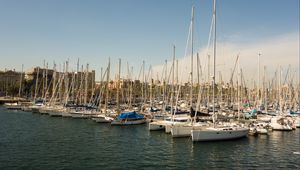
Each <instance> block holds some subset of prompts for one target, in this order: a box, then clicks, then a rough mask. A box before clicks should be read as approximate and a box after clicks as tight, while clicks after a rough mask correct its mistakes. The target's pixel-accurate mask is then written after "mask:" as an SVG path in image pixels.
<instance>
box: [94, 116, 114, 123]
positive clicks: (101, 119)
mask: <svg viewBox="0 0 300 170" xmlns="http://www.w3.org/2000/svg"><path fill="white" fill-rule="evenodd" d="M92 120H94V121H96V122H97V123H110V122H112V121H113V118H112V117H108V116H98V117H93V118H92Z"/></svg>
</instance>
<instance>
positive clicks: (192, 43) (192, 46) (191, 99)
mask: <svg viewBox="0 0 300 170" xmlns="http://www.w3.org/2000/svg"><path fill="white" fill-rule="evenodd" d="M194 9H195V6H193V7H192V18H191V50H192V51H191V73H190V74H191V91H190V107H192V106H193V58H194V54H193V53H194Z"/></svg>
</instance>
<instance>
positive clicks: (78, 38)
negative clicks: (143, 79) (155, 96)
mask: <svg viewBox="0 0 300 170" xmlns="http://www.w3.org/2000/svg"><path fill="white" fill-rule="evenodd" d="M217 2H218V5H217V13H218V14H217V17H218V25H217V28H218V29H217V30H218V43H220V44H226V45H227V46H226V45H224V48H225V47H228V49H226V51H227V53H226V54H228V55H230V57H231V58H232V61H231V63H232V62H234V57H233V56H235V55H236V53H238V52H241V51H243V52H245V51H247V55H244V56H247V57H252V56H251V54H252V53H253V58H254V59H255V60H256V58H257V54H258V53H259V52H261V53H262V54H263V55H265V56H268V53H264V48H266V49H268V50H269V51H272V52H273V53H275V54H279V53H280V54H284V53H285V52H286V51H293V52H290V54H289V55H290V56H289V57H288V58H287V59H286V60H284V61H285V63H287V64H288V63H289V62H290V63H291V64H292V65H293V66H294V67H295V68H296V67H299V65H297V63H298V57H299V0H226V1H225V0H218V1H217ZM193 4H194V5H195V44H194V46H195V49H199V50H201V49H204V48H206V45H207V41H208V35H209V30H210V24H211V18H212V7H213V0H0V21H1V23H0V61H1V62H0V70H4V69H5V68H8V69H13V68H16V69H17V70H20V69H21V65H22V64H24V67H25V69H29V68H30V67H32V66H35V65H40V66H42V65H43V60H44V59H45V60H46V61H47V62H49V66H50V67H52V64H53V61H56V63H62V62H63V61H65V60H67V59H69V60H70V63H71V67H72V68H73V69H75V65H76V62H77V58H80V62H81V64H86V63H89V64H90V67H91V68H93V69H96V70H97V71H98V70H100V67H106V65H107V62H108V57H110V58H111V60H112V62H113V66H116V65H117V59H118V58H121V59H122V64H123V66H124V65H125V63H126V62H128V63H129V65H130V66H134V70H135V72H138V70H139V69H140V67H141V64H142V61H143V60H145V62H146V65H147V67H148V66H149V65H152V66H156V65H160V64H163V63H164V60H165V59H170V58H171V56H172V45H173V44H175V45H176V56H177V58H180V59H182V58H184V51H185V47H186V41H187V37H188V29H189V24H190V17H191V8H192V5H193ZM282 39H283V40H285V42H286V43H292V45H286V44H285V45H286V46H284V47H282V48H284V50H282V49H280V48H281V46H280V47H279V48H277V47H278V45H279V43H280V42H282V41H281V40H282ZM289 39H291V41H292V42H290V41H289ZM273 40H274V41H273ZM275 40H276V41H275ZM273 43H278V45H277V46H276V44H273ZM228 44H229V45H228ZM258 45H259V46H258ZM264 45H266V47H265V46H264ZM233 47H234V48H233ZM272 47H273V48H272ZM274 47H275V49H274ZM232 49H234V50H232ZM277 50H278V52H277ZM245 53H246V52H245ZM241 56H243V54H242V53H241ZM284 57H285V56H282V57H280V56H277V57H275V58H273V59H274V60H277V59H278V62H280V61H281V60H283V58H284ZM248 59H249V58H248ZM255 62H256V61H255ZM266 62H270V63H268V65H270V64H272V62H275V61H273V60H271V61H266ZM275 65H276V66H277V65H278V64H277V63H276V62H275ZM228 67H230V66H228ZM114 68H116V67H114ZM123 68H124V67H123ZM123 74H125V73H123Z"/></svg>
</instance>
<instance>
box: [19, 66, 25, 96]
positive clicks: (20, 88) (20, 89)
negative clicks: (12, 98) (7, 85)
mask: <svg viewBox="0 0 300 170" xmlns="http://www.w3.org/2000/svg"><path fill="white" fill-rule="evenodd" d="M23 68H24V65H23V64H22V71H21V77H20V87H19V98H20V97H21V91H22V81H23V80H22V79H23V77H22V76H23Z"/></svg>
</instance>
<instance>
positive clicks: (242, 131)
mask: <svg viewBox="0 0 300 170" xmlns="http://www.w3.org/2000/svg"><path fill="white" fill-rule="evenodd" d="M215 72H216V0H214V71H213V126H210V127H200V128H199V127H194V129H193V130H191V136H192V141H216V140H230V139H237V138H242V137H245V136H246V135H247V134H248V131H249V129H247V128H244V127H242V126H236V125H228V126H223V125H221V126H217V125H216V120H215V119H216V114H215Z"/></svg>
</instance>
